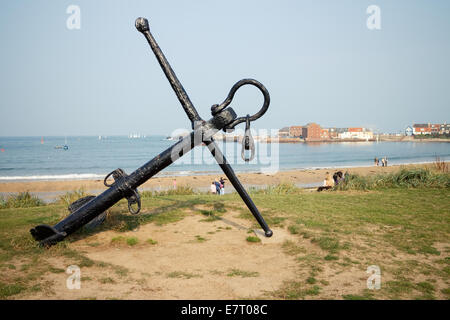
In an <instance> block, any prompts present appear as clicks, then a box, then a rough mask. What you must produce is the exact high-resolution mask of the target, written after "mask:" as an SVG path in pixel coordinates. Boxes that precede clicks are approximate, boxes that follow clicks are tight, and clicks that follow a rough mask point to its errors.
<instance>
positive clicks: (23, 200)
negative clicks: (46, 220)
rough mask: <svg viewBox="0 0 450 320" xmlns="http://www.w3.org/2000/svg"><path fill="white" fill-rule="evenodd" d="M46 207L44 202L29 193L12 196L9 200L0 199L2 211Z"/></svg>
mask: <svg viewBox="0 0 450 320" xmlns="http://www.w3.org/2000/svg"><path fill="white" fill-rule="evenodd" d="M43 205H45V203H44V201H42V200H41V199H39V198H38V197H36V196H33V195H31V194H30V193H29V192H28V191H26V192H21V193H19V194H16V195H12V196H10V197H9V198H7V199H4V198H3V197H2V199H0V209H4V208H29V207H38V206H43Z"/></svg>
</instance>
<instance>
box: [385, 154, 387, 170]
mask: <svg viewBox="0 0 450 320" xmlns="http://www.w3.org/2000/svg"><path fill="white" fill-rule="evenodd" d="M384 166H385V167H387V157H386V156H385V157H384Z"/></svg>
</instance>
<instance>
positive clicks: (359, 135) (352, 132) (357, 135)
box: [338, 128, 373, 140]
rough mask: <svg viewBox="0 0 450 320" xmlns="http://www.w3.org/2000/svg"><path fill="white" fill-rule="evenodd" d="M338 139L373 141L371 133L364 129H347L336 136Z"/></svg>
mask: <svg viewBox="0 0 450 320" xmlns="http://www.w3.org/2000/svg"><path fill="white" fill-rule="evenodd" d="M338 137H339V139H359V140H371V139H373V132H372V131H369V130H367V129H366V128H348V130H347V131H345V132H342V133H339V134H338Z"/></svg>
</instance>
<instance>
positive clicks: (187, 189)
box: [141, 185, 199, 198]
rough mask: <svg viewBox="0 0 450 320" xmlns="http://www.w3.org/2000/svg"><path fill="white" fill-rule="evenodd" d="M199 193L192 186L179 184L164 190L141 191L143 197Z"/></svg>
mask: <svg viewBox="0 0 450 320" xmlns="http://www.w3.org/2000/svg"><path fill="white" fill-rule="evenodd" d="M194 194H199V193H198V192H195V191H194V189H193V188H192V187H191V186H184V185H179V186H177V187H176V188H174V189H173V188H172V189H167V190H162V191H143V192H141V198H153V197H159V196H175V195H178V196H179V195H184V196H185V195H194Z"/></svg>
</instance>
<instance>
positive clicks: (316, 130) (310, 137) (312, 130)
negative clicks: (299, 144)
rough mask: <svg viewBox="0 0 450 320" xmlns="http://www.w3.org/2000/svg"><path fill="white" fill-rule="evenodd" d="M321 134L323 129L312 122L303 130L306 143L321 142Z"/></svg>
mask: <svg viewBox="0 0 450 320" xmlns="http://www.w3.org/2000/svg"><path fill="white" fill-rule="evenodd" d="M321 132H322V128H321V127H320V126H319V125H318V124H317V123H314V122H311V123H308V124H307V125H306V126H304V127H303V128H302V137H303V138H304V139H305V140H306V141H320V140H321V138H320V134H321Z"/></svg>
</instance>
